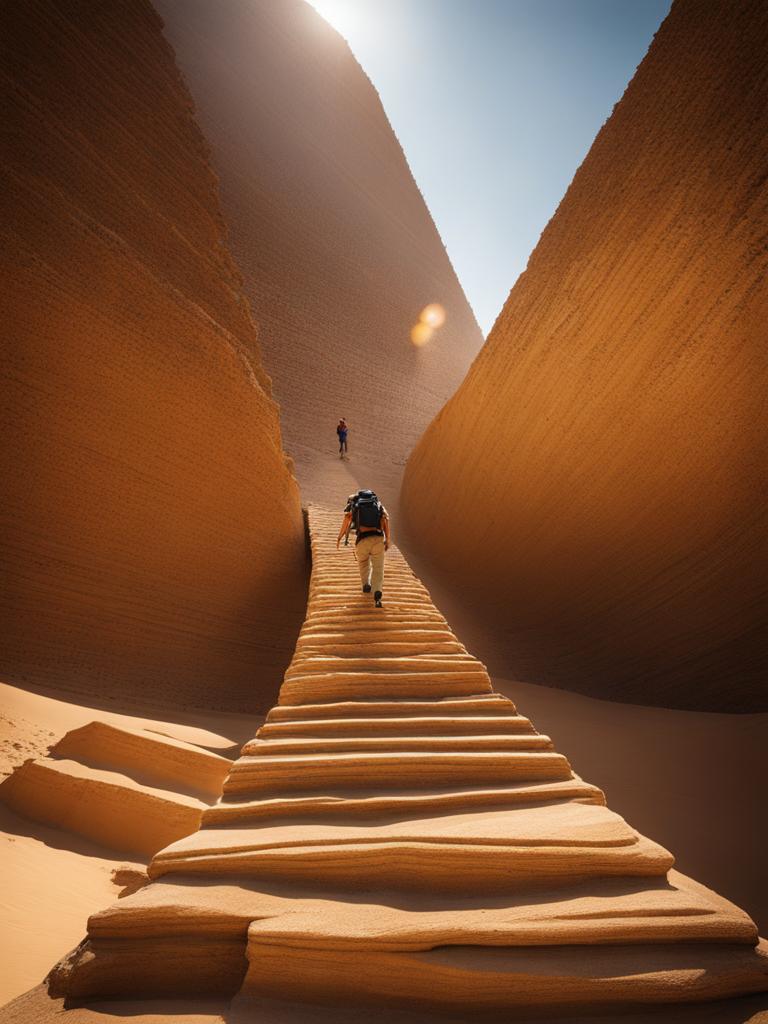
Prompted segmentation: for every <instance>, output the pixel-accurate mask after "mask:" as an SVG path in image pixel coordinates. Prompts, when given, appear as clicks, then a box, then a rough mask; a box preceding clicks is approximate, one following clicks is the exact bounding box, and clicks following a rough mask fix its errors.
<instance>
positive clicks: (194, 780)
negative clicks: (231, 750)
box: [51, 722, 232, 800]
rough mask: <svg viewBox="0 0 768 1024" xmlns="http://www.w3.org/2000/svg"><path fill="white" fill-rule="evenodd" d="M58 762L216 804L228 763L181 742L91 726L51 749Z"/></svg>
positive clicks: (103, 724) (137, 731)
mask: <svg viewBox="0 0 768 1024" xmlns="http://www.w3.org/2000/svg"><path fill="white" fill-rule="evenodd" d="M51 754H53V755H55V756H56V757H62V758H69V759H70V760H73V761H79V762H80V763H81V764H84V765H88V766H90V767H91V768H103V769H105V770H107V771H118V772H125V773H126V774H129V775H130V776H131V778H133V779H135V780H136V781H137V782H140V783H145V784H146V785H148V786H159V787H160V788H170V789H173V790H174V791H176V792H179V791H181V792H187V793H190V794H192V795H200V794H202V795H203V796H204V797H207V798H208V799H209V800H210V799H216V798H217V797H218V796H219V794H220V793H221V789H222V786H223V785H224V779H225V778H226V777H227V774H228V772H229V769H230V768H231V767H232V762H231V761H230V760H228V759H227V758H226V757H221V756H220V755H219V754H213V753H211V752H210V751H208V750H204V749H202V748H201V747H196V746H194V745H193V744H191V743H185V742H184V741H182V740H177V739H172V738H171V737H169V736H161V735H159V734H157V733H150V732H147V731H145V730H143V729H131V728H128V727H126V726H123V725H120V726H117V725H110V724H108V723H106V722H90V723H89V724H88V725H84V726H82V727H81V728H79V729H73V730H72V731H71V732H68V733H67V734H66V735H65V736H64V737H63V738H62V739H61V740H59V742H58V743H56V744H55V746H53V747H52V748H51Z"/></svg>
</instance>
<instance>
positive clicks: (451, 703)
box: [267, 692, 517, 722]
mask: <svg viewBox="0 0 768 1024" xmlns="http://www.w3.org/2000/svg"><path fill="white" fill-rule="evenodd" d="M478 712H480V713H482V714H484V715H485V714H499V715H515V714H516V713H517V711H516V708H515V705H514V704H513V703H512V701H511V700H509V698H507V697H504V696H502V695H501V694H498V693H493V692H489V693H474V694H467V695H466V696H464V697H453V698H440V697H438V698H434V699H432V700H408V699H402V700H387V699H386V698H381V699H379V700H359V701H329V702H327V703H317V704H310V703H307V704H302V705H299V706H292V705H285V704H276V705H275V706H274V707H273V708H272V709H271V710H270V711H269V713H268V714H267V722H275V721H289V720H294V719H296V718H301V719H302V720H304V721H306V720H307V719H309V718H317V719H322V718H329V717H334V718H348V717H355V718H356V717H359V716H360V715H363V714H364V715H365V716H369V715H371V716H377V717H378V716H381V717H387V718H397V717H400V716H408V717H414V716H420V715H424V714H425V713H428V714H430V715H441V714H445V715H458V714H467V715H472V714H476V713H478Z"/></svg>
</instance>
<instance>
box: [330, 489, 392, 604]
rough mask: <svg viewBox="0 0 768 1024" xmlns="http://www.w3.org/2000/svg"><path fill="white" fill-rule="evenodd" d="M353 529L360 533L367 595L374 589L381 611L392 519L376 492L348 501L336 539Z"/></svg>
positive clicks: (359, 554) (357, 555) (359, 549)
mask: <svg viewBox="0 0 768 1024" xmlns="http://www.w3.org/2000/svg"><path fill="white" fill-rule="evenodd" d="M350 527H354V529H355V532H356V533H357V540H356V541H355V558H356V559H357V565H358V568H359V569H360V579H361V581H362V584H363V593H364V594H370V592H371V590H373V603H374V605H375V606H376V607H377V608H381V597H382V591H383V589H384V552H385V551H387V550H388V549H389V516H388V514H387V510H386V509H385V508H384V506H383V505H382V504H381V502H380V501H379V499H378V498H377V497H376V495H375V494H374V493H373V491H358V492H357V494H353V495H351V496H350V497H349V498H348V500H347V507H346V508H345V509H344V519H343V521H342V524H341V529H340V530H339V536H338V537H337V539H336V549H337V550H338V547H339V544H340V543H341V538H342V537H346V536H348V535H349V530H350Z"/></svg>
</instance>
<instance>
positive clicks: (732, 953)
mask: <svg viewBox="0 0 768 1024" xmlns="http://www.w3.org/2000/svg"><path fill="white" fill-rule="evenodd" d="M268 931H269V926H268V925H267V924H265V923H264V922H260V921H255V922H254V923H253V924H252V925H251V927H250V929H249V941H248V960H249V967H248V973H247V975H246V979H245V981H244V983H243V987H242V990H241V994H240V996H238V998H237V999H236V1000H235V1003H234V1006H235V1011H236V1016H235V1017H234V1020H235V1021H237V1022H241V1021H242V1022H243V1024H244V1022H245V1021H246V1020H249V1019H252V1020H254V1021H256V1020H257V1019H258V1020H262V1019H263V1017H262V1014H261V1008H262V1006H263V1003H264V1000H267V999H270V998H272V999H279V997H280V996H285V994H286V992H290V993H291V996H292V998H294V999H303V1000H304V1002H305V1005H304V1007H302V1008H301V1009H300V1010H298V1009H297V1011H296V1012H297V1015H296V1016H290V1017H286V1016H283V1017H280V1016H277V1017H269V1016H268V1017H267V1018H266V1019H267V1020H268V1021H269V1020H274V1021H275V1024H278V1022H281V1024H289V1022H291V1021H294V1022H298V1021H307V1022H311V1021H314V1020H315V1019H318V1020H322V1021H323V1022H326V1021H328V1022H330V1021H331V1020H334V1019H339V1018H334V1016H333V1013H334V1012H335V1010H336V1008H338V1010H339V1012H340V1013H344V1012H345V1010H346V1008H347V1007H350V1006H354V1007H356V1008H357V1013H358V1014H361V1013H363V1012H364V1011H365V1012H366V1013H367V1012H368V1011H369V1010H372V1011H374V1012H376V1011H380V1012H381V1013H382V1014H383V1016H382V1017H380V1018H376V1019H377V1020H381V1021H387V1020H390V1019H391V1020H392V1021H393V1022H394V1021H397V1019H398V1018H397V1017H392V1018H390V1017H389V1016H388V1015H389V1014H390V1013H391V1014H394V1013H397V1012H398V1011H399V1010H404V1011H406V1010H408V1009H409V1008H415V1007H417V1008H418V1009H419V1011H421V1012H422V1013H424V1014H425V1016H424V1020H425V1021H427V1020H431V1019H441V1018H443V1017H444V1016H445V1015H450V1019H451V1020H453V1021H461V1022H466V1021H475V1020H486V1021H488V1020H493V1021H497V1020H499V1019H515V1020H520V1019H524V1020H526V1021H530V1019H531V1017H530V1016H529V1014H530V1015H531V1016H534V1015H535V1016H538V1015H539V1014H540V1013H546V1011H547V1010H548V1009H549V1010H550V1012H554V1013H556V1014H557V1021H558V1022H559V1024H563V1022H565V1021H566V1020H567V1019H571V1015H573V1017H574V1018H578V1021H583V1020H584V1018H583V1017H581V1016H579V1011H580V1010H581V1011H582V1012H584V1013H588V1014H591V1013H595V1014H600V1013H601V1012H603V1013H605V1012H608V1013H609V1014H610V1016H609V1017H608V1018H607V1019H609V1020H611V1021H615V1020H617V1019H618V1018H619V1017H621V1018H622V1019H623V1014H624V1013H630V1014H631V1013H632V1012H633V1011H637V1009H638V1006H639V1005H642V1004H646V1005H650V1006H655V1005H658V1004H660V1003H667V1004H685V1003H692V1002H697V1001H703V1000H714V999H725V998H727V997H729V996H735V995H737V994H740V993H748V992H760V991H763V990H764V989H765V986H766V975H768V946H767V945H766V944H765V943H761V945H760V946H759V947H758V948H757V949H755V948H753V947H751V946H747V945H733V944H731V945H729V946H722V945H718V944H716V943H710V944H706V943H700V944H696V945H694V944H690V943H687V944H686V943H680V944H677V943H664V941H663V940H662V941H658V942H656V944H653V945H651V944H650V942H649V944H648V945H646V946H643V947H638V946H636V945H624V946H622V945H617V946H613V945H604V944H600V943H599V941H598V942H597V944H596V948H593V949H590V950H589V952H586V951H585V949H584V947H583V946H580V945H575V946H559V947H549V948H539V947H528V948H525V947H524V948H515V947H509V946H507V947H487V946H476V945H461V946H459V945H447V944H446V945H445V946H443V947H442V948H435V949H419V948H418V946H417V947H416V948H415V949H414V948H413V947H407V946H406V948H404V949H398V948H397V946H396V945H395V943H394V942H393V943H392V945H391V946H390V947H389V948H387V949H368V948H367V946H366V944H365V943H361V944H360V945H359V947H358V948H357V949H356V950H354V951H353V950H350V949H346V950H344V949H335V948H334V949H332V950H328V949H327V948H326V949H324V948H321V947H320V946H319V945H317V944H315V942H314V940H313V937H309V938H307V939H304V940H303V942H304V944H303V945H299V944H298V943H297V944H296V945H290V944H288V943H287V941H286V938H285V936H283V935H281V934H277V933H278V931H279V929H278V928H275V934H269V933H268ZM249 1003H250V1004H251V1006H253V1009H252V1010H249V1009H248V1004H249ZM257 1006H258V1008H259V1014H258V1017H257V1016H253V1017H250V1016H249V1013H253V1012H254V1011H255V1010H256V1007H257ZM238 1007H239V1008H240V1009H239V1010H238ZM314 1009H316V1010H318V1011H319V1012H320V1013H321V1014H322V1015H323V1016H321V1017H320V1018H315V1016H314V1013H313V1010H314ZM329 1009H330V1010H331V1015H330V1016H325V1014H326V1013H327V1012H328V1011H329ZM702 1010H704V1008H703V1007H702ZM681 1012H682V1011H681ZM509 1013H513V1014H514V1017H512V1018H509V1017H499V1016H498V1015H499V1014H509ZM726 1013H727V1010H726ZM243 1014H245V1015H243ZM430 1014H432V1015H438V1016H437V1017H435V1016H430ZM522 1014H524V1015H525V1016H524V1017H522V1016H521V1015H522ZM454 1015H456V1016H454ZM478 1015H482V1016H478ZM340 1019H342V1020H350V1021H351V1020H354V1019H355V1016H354V1014H351V1015H350V1016H344V1017H342V1018H340ZM357 1019H360V1018H359V1017H358V1018H357ZM590 1019H591V1018H590ZM630 1019H631V1018H630ZM644 1019H646V1018H644ZM677 1019H678V1018H677V1017H676V1015H675V1013H671V1014H670V1015H669V1016H667V1017H665V1020H666V1021H667V1022H669V1021H676V1020H677ZM680 1019H682V1018H680ZM685 1019H686V1020H693V1019H696V1017H695V1015H694V1017H693V1018H688V1017H686V1018H685ZM700 1019H702V1020H706V1019H708V1017H707V1016H706V1010H704V1014H703V1015H702V1017H701V1018H700ZM711 1019H712V1020H715V1019H722V1020H726V1019H730V1020H737V1019H738V1020H744V1019H746V1018H743V1017H742V1018H735V1017H732V1016H730V1017H728V1018H726V1017H722V1018H716V1017H712V1018H711ZM750 1019H755V1018H752V1017H751V1016H750Z"/></svg>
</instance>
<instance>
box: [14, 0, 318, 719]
mask: <svg viewBox="0 0 768 1024" xmlns="http://www.w3.org/2000/svg"><path fill="white" fill-rule="evenodd" d="M0 14H1V17H2V26H1V27H0V38H2V55H1V56H0V61H1V66H2V103H3V108H4V112H5V116H6V117H8V122H7V123H8V130H7V133H5V134H4V139H3V150H4V152H3V162H2V165H1V166H0V173H1V174H2V183H1V185H0V194H1V195H2V214H1V215H0V235H2V249H3V259H2V284H1V286H0V294H2V318H3V333H4V341H3V364H4V368H5V371H6V374H7V376H6V379H5V382H4V385H5V390H4V399H3V436H2V475H3V482H4V498H3V509H2V561H3V569H4V571H5V574H6V581H7V582H6V585H5V586H4V588H3V596H2V598H1V599H0V600H1V602H2V608H1V609H0V622H1V623H2V625H1V626H0V633H1V640H2V645H1V646H2V660H1V661H0V672H1V673H2V674H3V675H4V676H5V678H7V679H9V680H10V681H13V682H17V683H21V684H25V683H29V684H36V685H48V686H54V687H57V688H59V689H65V690H72V691H76V692H79V693H81V694H89V695H95V694H97V693H98V694H99V695H101V696H103V697H105V698H108V699H115V700H117V699H121V700H124V701H125V700H134V699H135V700H141V701H151V702H154V703H168V702H173V703H175V704H177V705H181V706H185V705H197V706H207V707H220V708H248V709H255V708H257V707H259V706H260V705H263V704H269V703H271V700H272V697H273V695H274V693H275V692H276V688H277V686H278V684H279V679H280V676H281V674H282V669H283V667H284V665H285V663H286V662H287V660H288V657H289V654H290V650H291V649H292V647H293V643H294V640H295V634H296V631H297V629H298V624H299V619H300V615H301V609H302V606H303V601H304V595H305V589H304V580H305V563H304V544H303V526H302V522H301V513H300V507H299V497H298V489H297V486H296V483H295V481H294V480H293V478H292V477H291V475H290V473H289V471H288V470H287V468H286V464H285V457H284V454H283V451H282V448H281V440H280V430H279V423H278V414H277V408H276V406H275V404H274V402H273V401H272V399H271V398H270V394H269V390H270V385H269V379H268V377H267V375H266V374H265V372H264V371H263V369H262V368H261V366H260V364H259V357H258V350H257V345H256V340H255V337H256V332H255V328H254V325H253V323H252V321H251V317H250V313H249V310H248V305H247V302H246V301H245V300H244V298H243V296H242V293H241V291H240V287H239V281H238V277H237V274H236V272H235V271H234V269H233V265H232V262H231V259H230V257H229V255H228V253H227V250H226V249H225V247H224V242H223V238H224V227H223V222H222V219H221V215H220V211H219V207H218V198H217V189H216V180H215V177H214V175H213V173H212V171H211V169H210V167H209V166H208V163H207V151H206V146H205V144H204V142H203V138H202V136H201V134H200V131H199V129H198V128H197V126H196V124H195V122H194V120H193V118H192V116H191V113H190V111H191V102H190V99H189V95H188V93H187V91H186V89H185V87H184V85H183V82H182V80H181V77H180V75H179V73H178V71H177V69H176V66H175V64H174V60H173V54H172V52H171V50H170V48H169V46H168V44H167V42H166V41H165V39H164V38H163V35H162V30H161V24H160V19H159V18H158V16H157V14H156V13H155V11H154V10H153V9H152V8H151V6H150V5H149V4H148V3H143V2H140V0H136V2H115V3H110V4H108V5H105V4H102V3H99V2H97V0H80V2H77V3H68V2H67V3H65V2H54V0H45V2H37V0H25V2H24V3H22V4H14V3H11V4H3V5H2V8H1V9H0Z"/></svg>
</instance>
